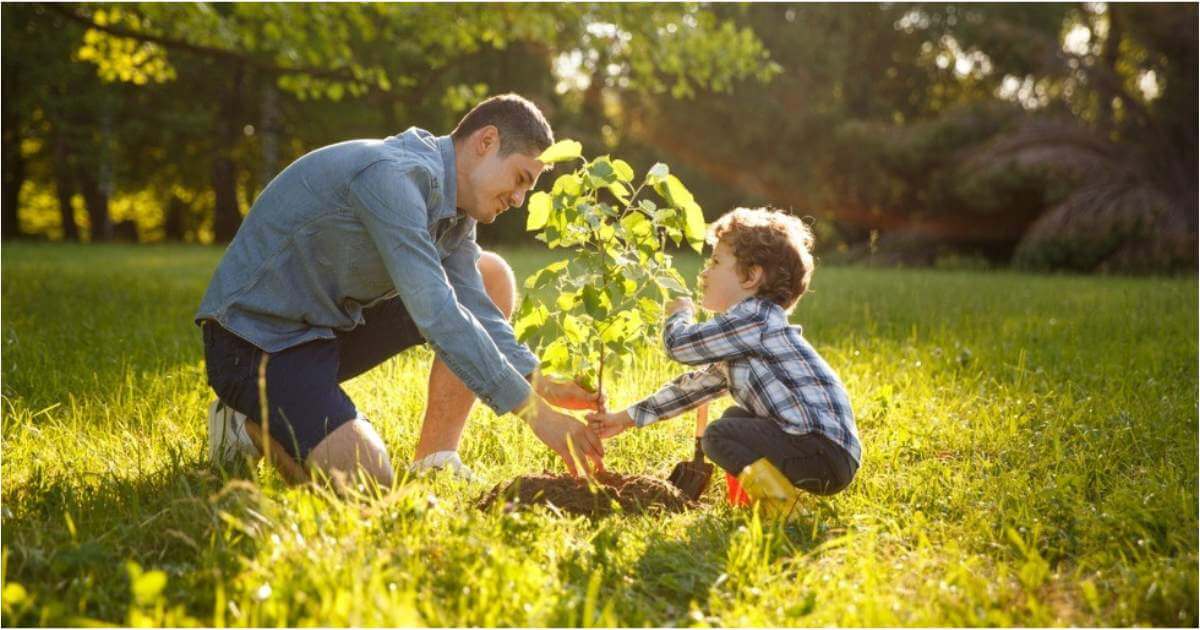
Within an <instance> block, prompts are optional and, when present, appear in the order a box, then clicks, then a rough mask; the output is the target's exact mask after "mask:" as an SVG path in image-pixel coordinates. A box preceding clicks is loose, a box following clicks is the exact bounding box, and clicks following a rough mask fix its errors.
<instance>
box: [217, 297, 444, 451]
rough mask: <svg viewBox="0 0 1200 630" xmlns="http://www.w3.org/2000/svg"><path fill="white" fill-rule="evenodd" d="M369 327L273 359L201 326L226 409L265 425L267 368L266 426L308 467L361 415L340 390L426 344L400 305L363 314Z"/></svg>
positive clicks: (389, 302) (385, 304) (222, 331)
mask: <svg viewBox="0 0 1200 630" xmlns="http://www.w3.org/2000/svg"><path fill="white" fill-rule="evenodd" d="M363 318H364V320H365V321H366V323H365V324H363V325H362V326H359V327H357V328H355V329H353V330H350V331H347V332H337V338H336V339H321V340H317V341H310V342H308V343H305V344H301V345H299V346H295V347H292V348H287V349H285V350H281V351H279V352H275V353H269V354H268V353H265V352H263V351H262V350H260V349H259V348H258V347H257V346H255V345H253V344H251V343H250V342H248V341H246V340H244V339H242V338H241V337H238V336H237V335H235V334H233V333H231V332H229V331H228V330H225V329H224V328H222V327H221V326H220V325H218V324H217V323H216V322H215V321H212V320H208V321H205V322H203V324H202V329H203V334H204V362H205V366H206V368H207V371H208V384H209V385H210V386H211V387H212V388H213V391H215V392H216V394H217V397H218V398H220V399H221V402H223V403H225V404H226V405H228V406H230V407H232V408H234V409H236V410H238V411H240V412H242V413H244V414H246V416H247V417H248V418H249V419H250V420H251V421H253V422H255V423H258V424H259V425H260V426H261V425H262V407H261V405H260V402H259V400H260V399H259V383H258V373H259V366H260V365H261V363H262V360H263V355H264V354H266V355H267V362H266V393H267V403H268V406H269V411H268V413H269V414H270V422H269V423H268V425H267V427H268V429H269V430H270V434H271V437H273V438H275V440H276V441H277V442H279V443H280V444H281V445H283V447H284V448H285V449H286V450H287V451H288V453H289V454H290V455H291V456H292V457H294V458H296V460H297V461H299V462H304V460H305V459H307V458H308V454H309V453H311V452H312V450H313V449H314V448H316V446H317V445H318V444H320V443H321V440H324V439H325V436H327V435H329V434H330V433H332V432H333V431H334V430H336V429H337V428H338V427H340V426H342V425H343V424H345V423H347V422H349V421H351V420H353V419H354V418H356V417H357V416H358V410H357V409H356V408H355V407H354V402H353V401H351V400H350V397H349V396H347V395H346V392H345V391H343V390H342V388H341V385H340V383H341V382H342V381H345V380H349V379H351V378H354V377H355V376H358V375H359V374H362V373H363V372H366V371H367V370H369V369H371V368H373V367H375V366H377V365H379V364H380V363H383V362H384V361H386V360H388V359H390V358H391V357H393V356H396V355H397V354H399V353H400V352H402V351H404V350H406V349H408V348H411V347H413V346H416V345H420V344H422V343H425V339H424V337H422V336H421V333H420V331H418V330H417V326H416V324H414V323H413V320H412V317H410V316H409V314H408V309H406V308H405V307H404V303H403V302H401V301H400V298H393V299H391V300H385V301H383V302H380V303H379V304H376V305H375V306H372V307H371V308H369V309H365V310H364V311H363Z"/></svg>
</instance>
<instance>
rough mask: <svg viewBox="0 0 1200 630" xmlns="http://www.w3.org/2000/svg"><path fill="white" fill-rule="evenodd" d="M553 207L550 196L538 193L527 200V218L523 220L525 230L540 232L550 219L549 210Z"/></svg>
mask: <svg viewBox="0 0 1200 630" xmlns="http://www.w3.org/2000/svg"><path fill="white" fill-rule="evenodd" d="M553 207H554V203H553V201H552V200H551V199H550V195H548V194H546V193H544V192H542V191H540V190H539V191H538V192H535V193H533V196H531V197H530V198H529V217H528V218H527V219H526V220H525V229H526V230H528V231H530V232H532V231H534V230H540V229H542V227H544V226H545V225H546V220H547V219H549V218H550V210H551V208H553Z"/></svg>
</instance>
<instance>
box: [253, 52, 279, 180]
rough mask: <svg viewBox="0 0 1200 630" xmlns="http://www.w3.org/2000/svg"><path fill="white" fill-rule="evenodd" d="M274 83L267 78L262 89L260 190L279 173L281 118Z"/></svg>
mask: <svg viewBox="0 0 1200 630" xmlns="http://www.w3.org/2000/svg"><path fill="white" fill-rule="evenodd" d="M274 81H275V78H274V77H272V76H268V77H267V82H266V83H264V84H263V89H262V117H261V119H260V120H259V126H260V127H261V128H262V131H261V133H260V135H259V142H261V143H262V145H261V146H262V164H261V165H260V168H259V171H258V178H259V182H260V184H261V187H262V188H265V187H266V185H267V184H268V183H269V182H270V181H271V180H272V179H273V178H274V177H275V175H276V174H277V173H278V172H279V135H280V131H282V129H281V119H282V118H283V117H282V116H281V115H280V112H279V88H276V87H275V82H274Z"/></svg>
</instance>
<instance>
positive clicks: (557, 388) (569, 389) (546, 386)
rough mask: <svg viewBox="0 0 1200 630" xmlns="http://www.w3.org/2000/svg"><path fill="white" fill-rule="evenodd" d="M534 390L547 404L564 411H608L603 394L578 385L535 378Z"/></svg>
mask: <svg viewBox="0 0 1200 630" xmlns="http://www.w3.org/2000/svg"><path fill="white" fill-rule="evenodd" d="M533 382H534V388H535V389H537V392H538V394H540V395H541V397H542V398H543V399H545V401H546V402H548V403H550V404H551V405H554V406H555V407H561V408H563V409H594V410H597V411H607V407H606V405H607V404H608V401H607V400H606V399H605V397H604V393H603V392H593V391H590V390H588V389H585V388H584V387H583V386H582V385H580V384H578V383H573V382H571V381H559V380H555V379H552V378H547V377H545V376H542V375H541V373H540V372H539V373H538V374H536V375H535V376H534V381H533Z"/></svg>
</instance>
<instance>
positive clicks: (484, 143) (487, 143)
mask: <svg viewBox="0 0 1200 630" xmlns="http://www.w3.org/2000/svg"><path fill="white" fill-rule="evenodd" d="M499 145H500V130H499V129H497V128H496V126H495V125H485V126H483V127H480V128H479V130H478V131H476V132H475V153H476V154H478V155H480V156H483V155H486V154H487V152H488V151H491V150H492V148H493V147H499Z"/></svg>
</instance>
